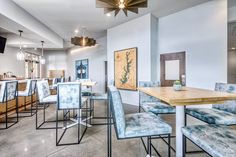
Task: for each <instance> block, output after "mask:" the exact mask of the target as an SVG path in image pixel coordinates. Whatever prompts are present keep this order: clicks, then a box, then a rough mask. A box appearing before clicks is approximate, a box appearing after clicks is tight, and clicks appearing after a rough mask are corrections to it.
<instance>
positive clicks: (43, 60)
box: [40, 41, 46, 64]
mask: <svg viewBox="0 0 236 157" xmlns="http://www.w3.org/2000/svg"><path fill="white" fill-rule="evenodd" d="M41 43H42V54H41V55H42V56H41V57H40V64H45V62H46V61H45V58H44V57H43V44H44V41H41Z"/></svg>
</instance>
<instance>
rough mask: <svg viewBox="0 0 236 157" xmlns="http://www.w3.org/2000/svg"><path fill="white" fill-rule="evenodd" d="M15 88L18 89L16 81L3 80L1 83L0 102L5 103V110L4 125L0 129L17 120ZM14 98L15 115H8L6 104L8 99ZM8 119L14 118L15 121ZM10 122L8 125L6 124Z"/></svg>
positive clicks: (8, 126) (11, 124)
mask: <svg viewBox="0 0 236 157" xmlns="http://www.w3.org/2000/svg"><path fill="white" fill-rule="evenodd" d="M17 89H18V82H17V81H5V82H3V83H2V86H1V90H0V103H2V104H5V105H6V112H5V122H1V123H5V127H4V128H0V130H3V129H8V128H10V127H12V126H13V125H15V124H16V123H17V122H18V98H17ZM13 100H15V102H16V107H15V111H16V117H9V115H8V113H9V112H8V105H9V101H13ZM9 119H16V121H9ZM8 123H10V125H8Z"/></svg>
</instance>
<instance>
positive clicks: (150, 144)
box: [147, 137, 152, 157]
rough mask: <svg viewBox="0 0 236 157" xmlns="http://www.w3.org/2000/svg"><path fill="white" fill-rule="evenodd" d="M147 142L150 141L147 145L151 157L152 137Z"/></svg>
mask: <svg viewBox="0 0 236 157" xmlns="http://www.w3.org/2000/svg"><path fill="white" fill-rule="evenodd" d="M147 140H148V143H147V149H148V155H149V157H151V156H152V140H151V137H148V138H147Z"/></svg>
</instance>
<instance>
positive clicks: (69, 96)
mask: <svg viewBox="0 0 236 157" xmlns="http://www.w3.org/2000/svg"><path fill="white" fill-rule="evenodd" d="M81 100H82V95H81V84H80V83H76V82H73V83H70V82H69V83H58V86H57V108H58V109H59V110H63V109H79V108H81V107H82V106H81Z"/></svg>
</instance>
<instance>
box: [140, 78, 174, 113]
mask: <svg viewBox="0 0 236 157" xmlns="http://www.w3.org/2000/svg"><path fill="white" fill-rule="evenodd" d="M158 86H159V84H158V82H152V81H140V82H139V87H158ZM141 109H143V110H144V111H146V112H152V113H154V114H173V113H175V108H174V107H172V106H170V105H168V104H166V103H164V102H161V101H160V100H159V99H156V98H155V97H152V96H149V95H147V94H145V93H143V92H139V112H140V111H141Z"/></svg>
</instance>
